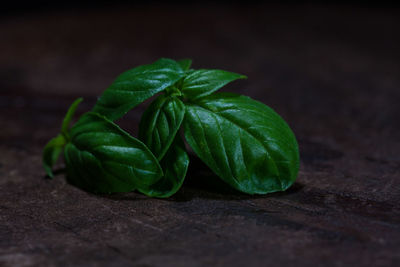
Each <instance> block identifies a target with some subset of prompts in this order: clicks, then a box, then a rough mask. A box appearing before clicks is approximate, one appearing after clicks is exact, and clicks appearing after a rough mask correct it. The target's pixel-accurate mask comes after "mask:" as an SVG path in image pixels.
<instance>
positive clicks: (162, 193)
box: [139, 135, 189, 198]
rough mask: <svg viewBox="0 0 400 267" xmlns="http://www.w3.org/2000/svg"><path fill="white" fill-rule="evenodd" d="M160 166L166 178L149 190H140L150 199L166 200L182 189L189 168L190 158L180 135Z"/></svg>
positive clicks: (176, 137)
mask: <svg viewBox="0 0 400 267" xmlns="http://www.w3.org/2000/svg"><path fill="white" fill-rule="evenodd" d="M160 164H161V167H162V169H163V170H164V177H163V178H161V179H160V180H159V181H158V182H156V183H155V184H153V185H151V186H149V187H148V188H145V189H140V190H139V191H140V192H141V193H143V194H145V195H147V196H150V197H159V198H166V197H170V196H172V195H173V194H175V193H176V192H177V191H178V190H179V188H181V186H182V184H183V181H184V179H185V176H186V172H187V169H188V166H189V156H188V154H187V152H186V150H185V145H184V143H183V141H182V139H181V137H180V136H179V135H177V136H175V140H174V142H173V143H172V145H171V146H170V147H169V149H168V151H167V153H166V155H165V157H164V158H163V159H162V160H161V162H160Z"/></svg>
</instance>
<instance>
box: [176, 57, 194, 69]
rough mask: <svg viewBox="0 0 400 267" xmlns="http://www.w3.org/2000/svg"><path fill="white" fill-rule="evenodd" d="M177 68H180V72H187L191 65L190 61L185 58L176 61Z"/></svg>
mask: <svg viewBox="0 0 400 267" xmlns="http://www.w3.org/2000/svg"><path fill="white" fill-rule="evenodd" d="M178 64H179V66H181V68H182V70H184V71H187V70H189V69H190V66H191V65H192V60H191V59H188V58H185V59H181V60H179V61H178Z"/></svg>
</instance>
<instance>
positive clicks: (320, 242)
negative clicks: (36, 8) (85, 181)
mask: <svg viewBox="0 0 400 267" xmlns="http://www.w3.org/2000/svg"><path fill="white" fill-rule="evenodd" d="M399 13H400V12H399V9H370V8H354V7H333V6H331V7H307V6H300V7H297V8H295V7H279V6H254V7H246V6H245V7H238V6H237V7H235V6H233V7H223V6H207V7H200V6H191V7H166V6H164V7H157V6H153V7H150V6H149V7H129V8H125V7H121V8H115V9H102V10H80V11H73V12H72V11H71V12H54V13H41V14H35V13H28V14H26V15H24V16H14V17H11V16H9V17H4V18H2V19H1V20H0V32H1V40H0V177H1V179H0V265H2V266H124V265H130V266H267V265H268V266H271V265H272V266H311V265H317V266H399V265H400V206H399V201H400V186H399V182H400V181H399V179H400V156H399V153H398V151H400V125H399V120H400V108H399V101H400V57H399V50H398V48H399V47H400V37H399V36H400V35H399V32H400V28H399V26H400V15H399ZM161 56H163V57H172V58H177V59H179V58H184V57H191V58H193V60H194V67H195V68H200V67H204V68H207V67H218V68H222V69H227V70H231V71H235V72H239V73H243V74H246V75H247V76H248V77H249V79H248V80H247V81H239V82H236V83H234V84H232V85H230V86H228V88H227V89H228V90H230V91H235V92H239V93H243V94H246V95H250V96H252V97H254V98H256V99H258V100H261V101H263V102H264V103H266V104H268V105H270V106H271V107H273V108H274V109H275V110H276V111H277V112H278V113H280V114H281V115H282V116H283V117H284V118H285V119H286V120H287V121H288V123H289V124H290V125H291V127H292V128H293V130H294V132H295V133H296V135H297V137H298V140H299V144H300V150H301V160H302V161H301V170H300V174H299V177H298V180H297V182H296V184H295V185H294V186H293V187H292V188H291V189H289V190H288V191H287V192H284V193H278V194H272V195H267V196H246V195H242V194H239V193H236V192H234V191H231V190H229V189H226V190H221V189H217V188H218V187H215V186H214V185H213V180H215V179H217V177H215V176H214V175H213V174H212V173H211V172H210V171H209V170H208V169H207V168H206V167H204V165H202V163H201V162H199V161H198V160H196V159H195V158H192V161H191V165H190V167H189V168H190V172H189V174H188V177H187V181H186V182H185V184H184V186H183V188H182V189H181V190H180V191H179V192H178V193H177V194H176V195H175V196H174V197H172V198H170V199H168V200H158V199H150V198H147V197H145V196H143V195H140V194H137V193H129V194H121V195H112V196H96V195H92V194H88V193H85V192H83V191H81V190H79V189H77V188H74V187H72V186H70V185H69V184H67V183H66V182H65V177H64V174H63V173H62V171H58V175H56V177H55V179H54V180H48V179H45V178H44V171H43V169H42V167H41V159H40V157H41V149H42V147H43V145H44V144H45V142H46V141H47V140H48V139H49V138H51V137H53V136H54V135H56V134H57V133H58V129H59V125H60V123H61V120H62V117H63V115H64V112H65V110H66V108H67V107H68V105H69V104H70V103H71V102H72V100H73V99H74V98H76V97H79V96H82V95H83V96H84V97H85V99H86V100H85V102H84V103H83V104H82V105H81V106H80V108H79V112H83V111H86V110H88V109H90V108H91V106H92V105H93V104H94V101H95V97H96V96H97V95H99V94H100V93H101V91H102V90H103V89H105V87H107V85H108V84H110V82H111V81H112V79H113V78H114V77H115V76H116V75H117V74H118V73H120V72H121V71H123V70H125V69H127V68H130V67H133V66H136V65H139V64H144V63H149V62H151V61H154V60H155V59H157V58H159V57H161ZM143 108H144V106H140V107H139V108H137V109H135V110H134V111H133V112H131V113H129V114H128V116H127V118H126V119H124V120H123V121H122V122H121V125H122V126H123V127H124V128H125V129H127V130H129V131H130V132H132V133H137V123H138V121H139V116H140V114H141V112H142V111H143ZM132 122H133V123H132ZM62 166H63V165H62V164H61V163H60V164H59V165H58V167H59V168H62ZM60 170H61V169H60Z"/></svg>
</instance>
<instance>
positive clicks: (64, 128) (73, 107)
mask: <svg viewBox="0 0 400 267" xmlns="http://www.w3.org/2000/svg"><path fill="white" fill-rule="evenodd" d="M82 100H83V98H82V97H80V98H78V99H76V100H75V101H74V102H73V103H72V104H71V106H70V107H69V109H68V111H67V114H65V117H64V120H63V123H62V125H61V133H62V134H64V135H65V137H68V132H69V125H70V123H71V120H72V118H73V117H74V114H75V111H76V109H77V107H78V105H79V104H80V103H81V102H82Z"/></svg>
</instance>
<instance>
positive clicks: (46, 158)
mask: <svg viewBox="0 0 400 267" xmlns="http://www.w3.org/2000/svg"><path fill="white" fill-rule="evenodd" d="M82 100H83V98H78V99H76V100H75V101H74V102H73V103H72V104H71V106H70V107H69V108H68V111H67V113H66V114H65V116H64V120H63V123H62V125H61V134H59V135H57V136H56V137H54V138H52V139H51V140H50V141H49V142H48V143H47V144H46V146H45V147H44V149H43V155H42V162H43V167H44V169H45V171H46V174H47V175H48V176H49V177H50V178H53V176H54V175H53V172H52V168H53V165H54V164H55V163H56V162H57V160H58V158H59V157H60V154H61V152H62V151H63V149H64V146H65V144H66V143H67V140H68V138H69V135H68V132H69V125H70V122H71V120H72V117H73V116H74V114H75V111H76V108H77V107H78V105H79V103H81V102H82Z"/></svg>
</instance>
